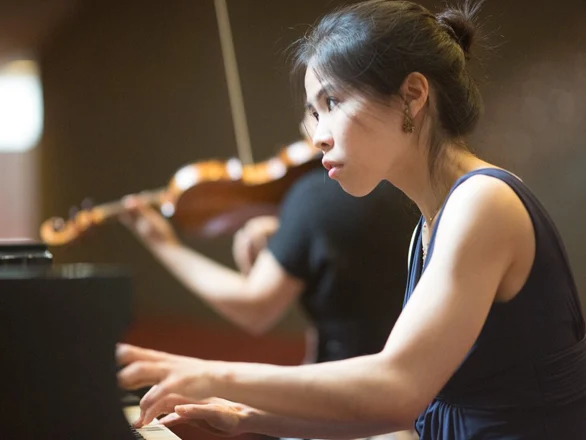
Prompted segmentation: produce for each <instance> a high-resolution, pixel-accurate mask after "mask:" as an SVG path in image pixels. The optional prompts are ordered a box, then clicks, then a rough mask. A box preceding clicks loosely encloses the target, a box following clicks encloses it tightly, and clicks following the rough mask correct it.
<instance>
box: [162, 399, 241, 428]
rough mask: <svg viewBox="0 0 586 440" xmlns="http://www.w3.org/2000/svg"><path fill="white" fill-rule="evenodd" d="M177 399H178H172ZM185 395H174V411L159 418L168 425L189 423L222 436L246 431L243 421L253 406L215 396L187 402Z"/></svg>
mask: <svg viewBox="0 0 586 440" xmlns="http://www.w3.org/2000/svg"><path fill="white" fill-rule="evenodd" d="M172 399H176V400H172ZM185 400H187V399H185V398H184V397H182V396H173V397H172V398H170V399H169V401H170V402H174V403H176V404H175V406H174V407H173V411H174V412H172V413H169V414H168V415H166V416H165V417H163V418H161V419H160V420H159V422H160V423H162V424H164V425H166V426H174V425H178V424H188V425H191V426H195V427H197V428H200V429H203V430H204V431H207V432H209V433H212V434H214V435H220V436H227V437H231V436H235V435H238V434H242V433H244V432H246V431H245V430H244V428H243V426H242V421H243V420H244V418H245V417H246V414H247V413H248V412H249V411H251V408H249V407H247V406H246V405H242V404H240V403H235V402H231V401H229V400H225V399H219V398H217V397H213V398H210V399H206V400H205V401H202V402H197V403H186V402H185Z"/></svg>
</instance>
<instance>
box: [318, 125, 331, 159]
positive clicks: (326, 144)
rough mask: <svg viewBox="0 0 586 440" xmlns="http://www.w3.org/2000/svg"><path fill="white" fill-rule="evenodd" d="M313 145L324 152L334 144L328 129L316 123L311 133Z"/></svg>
mask: <svg viewBox="0 0 586 440" xmlns="http://www.w3.org/2000/svg"><path fill="white" fill-rule="evenodd" d="M313 145H314V146H315V147H316V148H318V149H320V150H321V151H322V152H324V153H326V152H328V151H330V150H331V149H332V148H333V146H334V139H333V138H332V135H331V133H330V131H329V130H325V129H324V128H322V127H320V126H319V124H318V126H317V127H316V129H315V132H314V133H313Z"/></svg>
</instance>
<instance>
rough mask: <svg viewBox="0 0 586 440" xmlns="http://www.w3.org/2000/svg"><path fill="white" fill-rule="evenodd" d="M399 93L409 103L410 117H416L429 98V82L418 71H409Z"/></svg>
mask: <svg viewBox="0 0 586 440" xmlns="http://www.w3.org/2000/svg"><path fill="white" fill-rule="evenodd" d="M399 94H400V95H401V96H402V97H403V99H404V100H405V102H406V103H407V104H408V105H409V111H410V114H411V117H413V118H416V117H417V115H418V114H419V112H420V111H421V109H422V108H423V107H424V106H425V104H426V103H427V99H428V98H429V83H428V82H427V78H426V77H425V76H424V75H423V74H421V73H419V72H411V73H410V74H409V75H407V77H406V78H405V80H404V81H403V84H401V88H400V89H399Z"/></svg>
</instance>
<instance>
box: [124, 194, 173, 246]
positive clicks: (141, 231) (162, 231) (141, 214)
mask: <svg viewBox="0 0 586 440" xmlns="http://www.w3.org/2000/svg"><path fill="white" fill-rule="evenodd" d="M123 203H124V206H125V207H126V209H127V212H126V213H124V214H123V215H121V216H120V221H121V222H122V223H123V224H124V225H126V227H128V229H130V230H131V231H132V232H133V233H134V235H136V236H137V237H138V238H139V239H140V240H141V241H142V242H143V243H144V244H145V245H146V246H147V247H150V248H153V247H156V246H157V245H160V244H177V243H179V240H178V239H177V236H176V234H175V231H174V230H173V227H172V226H171V224H170V223H169V222H168V221H167V220H166V219H165V218H164V217H163V216H162V215H161V214H159V213H158V212H157V211H155V210H154V209H153V208H151V207H150V206H148V205H147V204H146V203H144V202H143V201H142V200H141V199H140V197H139V196H128V197H126V198H125V199H124V202H123Z"/></svg>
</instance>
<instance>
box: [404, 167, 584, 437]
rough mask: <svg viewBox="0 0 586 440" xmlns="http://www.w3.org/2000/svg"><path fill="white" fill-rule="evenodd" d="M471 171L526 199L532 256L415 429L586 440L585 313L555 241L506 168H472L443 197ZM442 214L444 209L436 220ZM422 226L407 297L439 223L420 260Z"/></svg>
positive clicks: (540, 211)
mask: <svg viewBox="0 0 586 440" xmlns="http://www.w3.org/2000/svg"><path fill="white" fill-rule="evenodd" d="M477 174H483V175H488V176H492V177H494V178H497V179H499V180H501V181H503V182H505V183H507V184H508V185H509V186H510V187H511V188H512V189H513V190H514V191H515V193H516V194H517V196H518V197H519V199H520V200H521V201H522V202H523V204H524V205H525V208H526V209H527V211H528V213H529V215H530V217H531V220H532V222H533V227H534V230H535V240H536V249H535V260H534V263H533V267H532V269H531V271H530V274H529V277H528V279H527V282H526V284H525V286H524V287H523V288H522V290H521V291H520V292H519V293H518V294H517V295H516V296H515V298H513V300H511V301H509V302H506V303H494V304H493V306H492V308H491V310H490V313H489V315H488V318H487V320H486V323H485V325H484V327H483V329H482V331H481V333H480V335H479V337H478V339H477V340H476V342H475V344H474V346H473V347H472V349H471V350H470V352H469V353H468V354H467V356H466V358H465V360H464V361H463V362H462V364H461V365H460V367H459V368H458V370H457V371H456V372H455V374H454V375H453V376H452V377H451V379H450V380H449V381H448V383H447V384H446V385H445V386H444V388H443V389H442V390H441V392H440V393H439V394H438V395H437V396H436V398H435V399H434V400H433V401H432V402H431V403H430V404H429V406H428V407H427V409H426V410H425V411H424V412H423V413H422V414H421V415H420V416H419V417H418V419H417V420H416V423H415V428H416V430H417V432H418V433H419V435H420V438H421V440H477V439H483V440H484V439H495V440H496V439H498V440H545V439H548V440H550V439H555V440H566V439H567V440H570V439H571V440H574V439H575V440H579V439H586V339H585V337H584V335H585V328H584V318H583V316H582V312H581V309H580V301H579V298H578V294H577V291H576V285H575V282H574V278H573V275H572V272H571V269H570V266H569V263H568V258H567V255H566V251H565V249H564V246H563V244H562V241H561V238H560V236H559V234H558V232H557V230H556V228H555V226H554V224H553V222H552V220H551V219H550V217H549V216H548V214H547V213H546V211H545V209H544V208H543V207H542V206H541V204H540V203H539V202H538V200H537V199H536V198H535V196H534V195H533V194H532V193H531V192H530V191H529V189H528V188H527V187H526V186H525V185H524V184H523V183H522V182H521V181H520V180H519V179H518V178H516V177H515V176H513V175H512V174H510V173H508V172H506V171H503V170H499V169H491V168H485V169H480V170H475V171H473V172H470V173H468V174H466V175H464V176H462V177H461V178H460V179H459V180H458V181H457V182H456V183H455V184H454V186H453V187H452V189H451V191H450V193H449V195H448V198H449V196H450V195H451V194H452V192H453V191H454V189H455V188H456V187H457V186H458V185H460V184H462V183H463V182H464V181H466V180H467V179H468V178H470V177H472V176H474V175H477ZM446 200H447V199H446ZM444 203H445V202H444ZM442 210H443V208H442ZM441 217H442V212H441V211H440V213H439V217H438V219H437V225H439V223H440V222H441ZM422 225H423V219H420V221H419V224H418V226H417V230H416V232H415V239H414V240H413V243H412V245H411V253H410V261H409V277H408V284H407V290H406V294H405V303H406V302H407V301H409V298H410V296H411V294H412V292H413V290H414V289H415V286H416V285H417V282H418V281H419V278H420V276H421V273H422V271H424V270H425V267H426V265H427V264H428V263H429V261H431V259H432V258H433V246H434V241H435V231H436V230H437V225H436V228H434V231H433V232H432V236H431V240H430V244H429V248H428V255H427V260H426V263H425V265H422V249H421V232H422ZM470 294H474V292H470Z"/></svg>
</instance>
